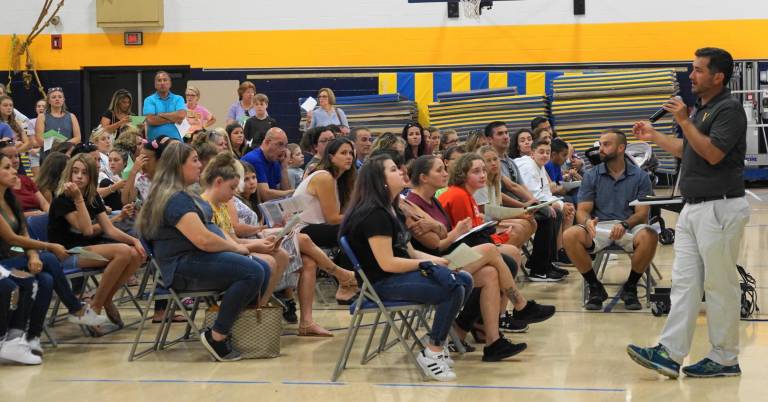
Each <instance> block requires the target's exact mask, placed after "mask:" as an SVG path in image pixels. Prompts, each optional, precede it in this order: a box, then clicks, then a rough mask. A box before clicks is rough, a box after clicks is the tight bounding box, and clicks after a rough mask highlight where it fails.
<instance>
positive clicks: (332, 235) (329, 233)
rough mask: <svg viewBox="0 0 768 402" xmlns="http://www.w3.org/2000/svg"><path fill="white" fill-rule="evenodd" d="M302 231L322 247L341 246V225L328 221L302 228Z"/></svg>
mask: <svg viewBox="0 0 768 402" xmlns="http://www.w3.org/2000/svg"><path fill="white" fill-rule="evenodd" d="M301 233H304V234H305V235H307V236H309V238H310V239H312V241H313V242H314V243H315V244H316V245H317V246H318V247H320V248H334V247H338V246H339V225H329V224H326V223H318V224H312V225H308V226H307V227H305V228H304V229H301Z"/></svg>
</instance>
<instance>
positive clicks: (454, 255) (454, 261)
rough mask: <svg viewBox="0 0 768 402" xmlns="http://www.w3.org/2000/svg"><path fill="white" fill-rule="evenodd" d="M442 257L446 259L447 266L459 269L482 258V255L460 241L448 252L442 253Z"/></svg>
mask: <svg viewBox="0 0 768 402" xmlns="http://www.w3.org/2000/svg"><path fill="white" fill-rule="evenodd" d="M443 258H445V259H446V260H448V268H450V269H461V268H463V267H466V266H467V265H470V264H472V263H474V262H476V261H477V260H479V259H481V258H483V256H482V255H480V253H478V252H477V251H475V250H473V249H472V248H471V247H469V246H467V245H466V244H464V243H462V244H460V245H459V246H458V247H456V248H455V249H454V250H453V251H452V252H451V253H450V254H448V255H444V256H443Z"/></svg>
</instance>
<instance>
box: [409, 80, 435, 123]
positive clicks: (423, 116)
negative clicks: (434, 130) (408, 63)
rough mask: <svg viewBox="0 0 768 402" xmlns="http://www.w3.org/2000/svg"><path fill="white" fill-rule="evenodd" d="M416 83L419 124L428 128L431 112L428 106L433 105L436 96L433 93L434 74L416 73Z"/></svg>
mask: <svg viewBox="0 0 768 402" xmlns="http://www.w3.org/2000/svg"><path fill="white" fill-rule="evenodd" d="M414 81H415V93H416V103H417V104H418V105H419V123H420V124H421V125H422V126H424V127H427V126H429V110H428V108H427V105H429V104H431V103H432V101H433V96H434V94H433V92H432V86H433V85H432V73H416V74H415V79H414Z"/></svg>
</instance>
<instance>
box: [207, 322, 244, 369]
mask: <svg viewBox="0 0 768 402" xmlns="http://www.w3.org/2000/svg"><path fill="white" fill-rule="evenodd" d="M200 342H202V343H203V346H205V349H207V350H208V352H210V353H211V356H213V358H214V359H216V360H218V361H220V362H234V361H237V360H240V359H242V358H243V356H242V355H241V354H240V352H238V351H237V350H235V349H234V348H233V347H232V337H231V336H230V337H227V339H225V340H223V341H214V340H213V335H212V334H211V329H210V328H206V329H204V330H202V331H200Z"/></svg>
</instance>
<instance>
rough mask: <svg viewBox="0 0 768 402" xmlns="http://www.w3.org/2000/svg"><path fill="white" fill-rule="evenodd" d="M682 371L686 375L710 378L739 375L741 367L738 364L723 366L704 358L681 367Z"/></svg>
mask: <svg viewBox="0 0 768 402" xmlns="http://www.w3.org/2000/svg"><path fill="white" fill-rule="evenodd" d="M683 373H685V375H687V376H688V377H695V378H710V377H737V376H740V375H741V368H740V367H739V365H738V364H734V365H733V366H723V365H722V364H720V363H718V362H716V361H713V360H710V359H709V358H706V357H705V358H704V359H703V360H701V361H699V362H698V363H696V364H692V365H690V366H685V367H683Z"/></svg>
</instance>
